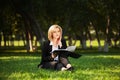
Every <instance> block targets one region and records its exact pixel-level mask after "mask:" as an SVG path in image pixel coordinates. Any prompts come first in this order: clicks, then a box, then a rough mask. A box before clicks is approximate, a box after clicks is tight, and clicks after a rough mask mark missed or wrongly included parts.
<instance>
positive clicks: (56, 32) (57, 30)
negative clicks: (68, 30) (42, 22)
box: [52, 28, 61, 39]
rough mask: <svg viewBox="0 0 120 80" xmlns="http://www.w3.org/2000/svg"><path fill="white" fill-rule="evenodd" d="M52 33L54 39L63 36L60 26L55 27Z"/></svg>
mask: <svg viewBox="0 0 120 80" xmlns="http://www.w3.org/2000/svg"><path fill="white" fill-rule="evenodd" d="M52 35H53V39H58V38H60V36H61V32H60V29H59V28H55V29H54V31H53V34H52Z"/></svg>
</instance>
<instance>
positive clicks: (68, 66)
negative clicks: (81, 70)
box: [60, 57, 73, 70]
mask: <svg viewBox="0 0 120 80" xmlns="http://www.w3.org/2000/svg"><path fill="white" fill-rule="evenodd" d="M60 63H62V64H63V65H64V67H66V68H67V69H68V70H69V69H73V67H72V65H71V64H70V62H69V60H68V58H64V57H60Z"/></svg>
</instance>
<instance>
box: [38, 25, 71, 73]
mask: <svg viewBox="0 0 120 80" xmlns="http://www.w3.org/2000/svg"><path fill="white" fill-rule="evenodd" d="M48 39H49V40H48V41H46V42H45V43H44V45H43V47H42V60H41V63H40V64H39V65H38V67H39V68H45V69H54V70H61V71H64V70H73V67H72V66H71V64H70V62H69V60H68V57H62V56H60V55H57V56H56V55H54V53H51V52H52V51H54V50H58V49H66V47H67V45H66V41H65V40H62V28H61V27H60V26H59V25H52V26H51V27H50V28H49V30H48ZM66 54H67V53H66Z"/></svg>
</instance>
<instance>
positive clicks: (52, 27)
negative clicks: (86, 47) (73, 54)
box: [48, 24, 62, 41]
mask: <svg viewBox="0 0 120 80" xmlns="http://www.w3.org/2000/svg"><path fill="white" fill-rule="evenodd" d="M56 28H58V29H59V30H60V32H61V36H60V39H61V38H62V28H61V27H60V26H59V25H56V24H55V25H52V26H50V28H49V29H48V39H49V40H50V41H52V39H53V31H54V29H56Z"/></svg>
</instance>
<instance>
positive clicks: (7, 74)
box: [0, 50, 120, 80]
mask: <svg viewBox="0 0 120 80" xmlns="http://www.w3.org/2000/svg"><path fill="white" fill-rule="evenodd" d="M76 52H77V53H80V54H82V57H80V58H79V59H74V58H69V59H70V61H71V64H72V65H73V66H74V68H75V70H74V72H70V71H53V70H45V69H38V68H37V65H38V64H39V62H40V58H41V55H40V53H24V52H14V53H13V52H1V53H0V80H120V53H119V51H111V52H109V53H104V52H97V51H94V50H91V51H90V50H87V51H84V50H77V51H76Z"/></svg>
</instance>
